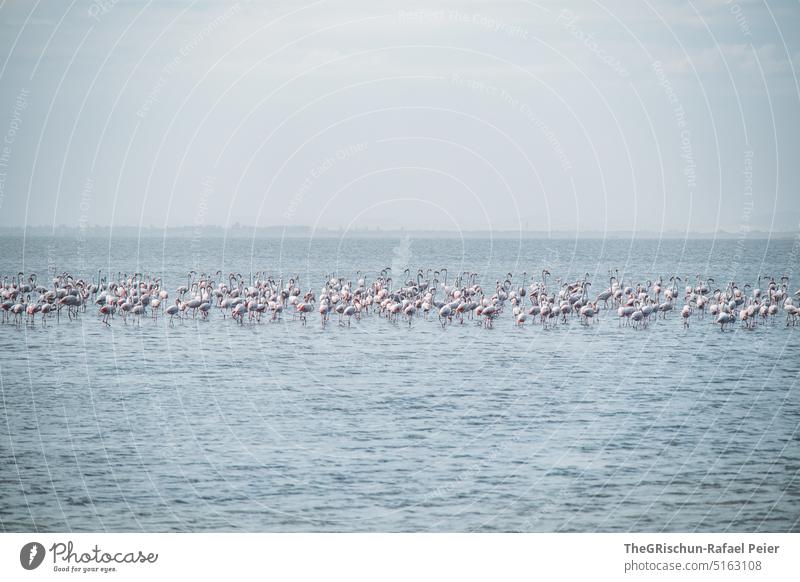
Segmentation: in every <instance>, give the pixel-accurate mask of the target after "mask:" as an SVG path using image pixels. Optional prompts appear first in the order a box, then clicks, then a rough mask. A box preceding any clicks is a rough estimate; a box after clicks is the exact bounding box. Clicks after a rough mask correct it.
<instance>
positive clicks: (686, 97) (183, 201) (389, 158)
mask: <svg viewBox="0 0 800 582" xmlns="http://www.w3.org/2000/svg"><path fill="white" fill-rule="evenodd" d="M397 5H398V3H394V2H368V1H366V0H359V1H344V2H341V1H340V2H313V3H303V2H288V1H280V2H269V3H267V2H259V3H256V2H239V3H223V2H208V1H204V2H203V1H198V2H189V1H186V2H179V1H174V2H164V1H161V2H139V1H136V2H134V1H126V0H120V1H118V2H116V3H115V2H113V0H103V1H98V2H83V1H75V2H67V1H55V0H42V1H40V2H32V1H27V0H26V1H16V0H6V1H4V2H3V1H0V57H2V62H0V67H1V68H0V140H2V142H3V143H2V144H0V188H2V189H0V226H21V225H23V224H29V225H43V224H44V225H50V224H54V223H55V224H59V225H60V224H65V225H71V226H79V225H86V224H90V225H91V224H100V225H108V224H114V225H138V224H140V223H141V224H144V225H154V226H165V225H169V226H172V225H190V226H191V225H195V224H196V225H203V224H221V225H225V224H233V223H235V222H240V223H242V224H258V225H262V226H266V225H277V224H304V225H317V226H326V227H332V228H337V227H351V228H352V227H364V226H372V227H375V226H380V227H382V228H386V229H388V228H397V227H401V226H402V227H405V228H426V229H434V228H443V229H470V230H471V229H481V230H489V229H516V228H519V227H522V228H526V227H527V228H530V229H537V230H547V229H556V230H604V229H607V230H650V231H661V230H677V231H686V230H691V231H713V230H716V229H722V230H727V231H738V230H739V229H740V228H752V229H769V228H770V227H772V228H773V229H775V230H784V231H785V230H789V231H797V230H798V221H799V220H800V195H799V193H798V189H799V188H800V169H798V160H800V88H799V86H798V80H797V77H796V74H797V72H798V71H797V69H798V67H800V58H799V56H800V38H798V34H799V31H800V3H798V2H797V1H788V0H787V1H783V2H766V3H765V2H759V1H750V0H738V1H727V0H698V1H694V2H681V1H670V2H663V1H662V2H650V1H644V2H635V3H633V2H623V1H620V0H615V1H611V2H588V1H587V2H551V1H549V0H548V1H542V2H526V1H502V0H501V1H491V2H490V1H478V2H456V1H455V0H434V1H428V2H420V3H418V6H417V7H415V6H414V5H413V4H412V5H408V6H407V7H406V8H404V9H399V8H397ZM2 148H5V149H2Z"/></svg>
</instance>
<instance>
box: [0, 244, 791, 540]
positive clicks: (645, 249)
mask: <svg viewBox="0 0 800 582" xmlns="http://www.w3.org/2000/svg"><path fill="white" fill-rule="evenodd" d="M23 244H24V250H23ZM0 251H2V252H0V273H3V274H11V273H14V274H15V273H16V272H17V271H19V270H20V268H21V267H22V268H23V269H24V271H25V272H26V273H29V272H37V273H39V274H40V278H46V277H44V274H45V273H47V272H48V270H50V271H51V272H52V270H53V269H55V270H56V271H58V272H62V271H70V272H73V273H78V272H82V273H84V274H86V275H87V276H88V277H91V276H92V272H93V269H96V268H102V269H104V270H106V272H107V271H109V270H113V272H117V271H122V272H133V271H142V272H153V273H158V274H160V275H161V276H163V278H164V280H165V281H166V283H167V288H168V289H169V290H170V291H174V289H175V287H177V286H178V285H180V284H183V283H184V282H185V280H186V271H187V270H188V269H189V268H195V269H197V270H198V271H200V270H206V271H208V272H211V271H216V270H217V269H220V270H221V271H223V272H224V273H228V272H230V271H233V272H239V273H243V274H245V275H247V274H249V273H250V272H251V271H257V270H265V271H268V272H270V273H283V274H284V276H286V277H288V276H290V275H291V274H292V273H298V272H299V273H300V276H301V285H302V286H304V287H306V286H308V285H313V288H314V289H317V290H318V288H319V287H320V286H321V282H322V278H323V274H326V273H331V272H333V271H336V272H338V273H342V274H347V275H348V276H353V275H352V273H354V271H356V270H357V269H360V270H362V271H366V272H367V274H368V275H373V276H374V275H375V274H376V272H377V271H378V270H379V269H381V268H383V267H385V266H387V265H394V266H395V270H394V272H395V273H396V275H397V274H398V273H397V271H398V268H397V267H400V268H402V267H404V266H406V265H407V264H408V265H410V266H412V268H413V269H416V268H417V267H423V268H427V267H432V268H440V267H443V266H448V267H450V271H451V274H452V273H455V272H457V271H462V270H465V269H468V270H474V271H477V272H478V273H479V274H480V276H481V279H482V280H483V281H484V282H485V283H487V284H489V285H491V286H493V284H494V281H495V280H496V279H498V278H501V277H503V278H504V277H505V274H506V273H507V272H509V271H512V272H514V273H521V272H522V271H523V270H525V269H527V271H528V272H530V273H533V272H540V271H541V269H542V268H544V267H549V269H550V271H551V272H552V273H553V280H555V277H556V276H558V275H561V276H564V277H577V276H582V275H583V274H585V273H587V272H588V273H589V276H590V279H591V280H593V281H595V287H594V288H593V291H595V292H597V291H600V290H602V288H604V287H605V286H606V282H607V277H608V270H609V269H610V268H618V269H619V271H620V274H624V277H625V281H626V282H630V281H644V280H646V279H655V278H656V277H657V276H658V275H662V276H664V277H665V279H666V278H669V276H672V275H674V274H679V275H680V276H681V277H684V278H686V275H691V276H692V277H693V276H694V274H695V273H703V274H704V275H708V276H714V277H715V278H716V281H717V283H718V284H719V285H720V286H724V284H725V283H726V282H727V281H729V280H732V279H733V280H736V281H737V282H740V284H743V283H744V282H755V279H756V277H757V276H758V275H759V274H768V275H773V276H776V277H778V276H780V275H782V274H784V273H787V274H789V275H790V276H791V277H792V281H791V285H792V286H791V291H792V292H794V290H795V289H796V288H797V287H798V286H800V275H798V273H799V272H800V263H798V253H797V252H796V249H795V250H793V247H792V241H773V242H772V243H769V244H768V243H767V242H766V241H745V242H737V241H717V242H713V241H686V242H684V241H661V242H659V241H636V242H631V241H578V242H576V241H552V240H551V241H538V240H524V241H510V240H500V241H498V240H495V241H489V240H478V239H473V240H460V239H453V240H411V239H408V240H405V241H398V240H369V239H355V238H345V239H343V240H339V239H315V240H313V241H311V242H309V241H308V240H304V239H287V240H284V241H282V242H281V241H280V240H276V239H264V240H255V241H253V240H247V239H228V240H223V239H209V238H200V239H194V240H187V239H166V240H165V239H162V238H158V239H156V238H152V239H142V240H140V241H139V240H136V239H133V238H119V237H114V238H112V239H111V241H110V243H109V239H107V238H106V239H100V238H98V239H88V240H78V239H76V238H74V237H73V238H67V237H64V238H60V239H46V238H28V239H27V240H24V241H23V239H22V238H10V237H5V238H0ZM315 317H316V314H314V317H312V318H311V319H310V321H309V325H308V326H306V327H303V326H302V325H300V323H299V322H297V321H292V319H291V317H287V318H285V319H284V321H282V322H280V323H274V324H272V323H262V324H259V325H253V326H250V325H244V326H239V325H236V324H234V323H233V322H231V321H230V320H226V321H223V320H222V319H221V317H220V316H219V314H218V313H216V312H214V313H212V320H211V321H205V322H201V321H190V322H187V323H185V324H183V325H181V324H177V325H175V326H174V327H170V326H169V325H167V324H166V322H165V321H163V320H159V321H158V323H155V324H154V323H153V322H152V321H150V320H146V321H143V322H142V325H141V327H137V326H133V325H123V324H122V322H121V321H119V320H115V321H114V322H113V325H112V327H110V328H106V327H105V326H104V325H102V324H100V322H99V321H98V319H97V318H96V316H95V315H94V310H93V308H90V310H89V311H88V312H87V313H86V314H84V315H82V316H81V318H80V319H79V320H78V321H76V322H66V321H63V320H62V321H61V323H60V324H56V323H55V322H54V321H53V322H51V325H50V326H49V327H47V328H42V327H41V326H40V325H38V324H37V325H36V326H35V327H28V326H20V327H15V326H13V325H8V324H6V325H2V326H0V354H2V355H0V388H2V404H0V407H1V408H0V410H1V411H2V420H1V421H0V525H1V526H2V528H3V530H6V531H32V530H38V531H61V530H72V531H93V530H109V531H139V530H144V531H206V530H222V531H294V530H303V531H351V530H355V531H432V530H433V531H475V530H481V531H595V530H600V531H694V530H698V531H798V530H800V434H798V428H799V427H800V393H798V377H799V375H800V361H799V360H798V356H799V355H800V348H798V339H799V337H800V336H798V335H797V334H798V331H797V329H796V328H791V327H788V328H787V327H786V326H785V321H784V320H783V319H779V320H777V321H776V323H775V324H774V325H766V326H759V327H758V328H756V329H755V330H752V331H747V330H744V329H741V328H739V327H737V328H736V331H735V332H734V333H720V332H719V330H718V329H717V328H716V327H715V326H712V325H710V323H709V322H710V319H708V318H707V319H706V320H705V321H701V320H693V321H692V324H691V326H690V327H689V329H684V328H683V326H682V324H681V322H680V321H679V318H678V317H677V313H675V314H672V316H670V317H668V318H667V320H666V321H660V320H659V321H658V322H656V323H655V324H653V325H651V326H650V327H649V328H648V329H646V330H641V331H636V330H633V329H629V328H619V327H618V325H617V322H616V318H615V317H612V316H611V315H610V314H606V313H603V315H602V316H601V320H600V322H599V323H598V324H596V325H592V326H590V327H588V328H587V327H583V326H580V325H578V324H577V322H576V321H571V322H570V323H569V324H568V325H566V326H559V327H558V328H556V329H553V330H547V331H545V330H542V329H541V327H540V326H527V327H525V328H523V329H518V328H514V326H513V324H512V320H511V319H510V316H509V315H508V314H506V315H505V316H504V318H502V319H500V320H499V321H497V322H496V324H495V329H483V328H481V327H478V326H476V325H474V324H468V325H463V326H459V325H454V326H452V327H449V328H447V329H446V330H442V329H441V327H439V326H438V325H437V323H436V322H435V321H428V322H426V321H422V320H417V321H415V322H414V325H413V326H412V327H411V328H410V329H409V328H408V326H405V325H393V324H391V323H389V322H388V321H386V320H385V319H381V318H378V317H375V316H371V317H367V318H364V319H362V320H361V321H359V322H354V323H353V326H352V327H351V328H341V327H337V326H335V325H332V326H329V327H327V328H326V329H320V326H319V325H318V321H317V320H316V319H315Z"/></svg>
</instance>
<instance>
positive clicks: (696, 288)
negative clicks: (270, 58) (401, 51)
mask: <svg viewBox="0 0 800 582" xmlns="http://www.w3.org/2000/svg"><path fill="white" fill-rule="evenodd" d="M549 277H550V272H549V271H548V270H546V269H545V270H543V271H542V272H541V277H539V278H538V279H537V278H536V277H530V276H529V275H528V273H523V274H522V275H521V276H520V277H517V278H516V279H515V277H514V275H513V274H512V273H508V274H507V276H506V277H505V279H503V280H497V281H496V282H495V283H494V285H491V286H484V285H482V284H481V283H480V282H479V280H478V274H477V273H472V272H463V273H461V274H459V275H458V276H456V277H454V278H453V280H452V281H451V282H448V272H447V269H446V268H443V269H440V270H432V269H428V270H422V269H420V270H419V271H417V273H416V274H413V273H412V272H411V271H410V270H409V269H406V270H405V271H404V272H403V276H402V278H400V280H399V281H395V280H394V279H393V277H392V274H391V269H389V268H386V269H384V270H383V271H381V272H380V274H379V275H378V276H377V277H375V278H374V279H372V280H368V278H367V277H366V275H365V274H363V273H361V272H360V271H359V272H356V274H355V278H354V279H352V280H351V279H349V278H343V277H337V276H335V275H326V276H325V277H324V282H323V284H322V286H321V288H320V289H319V291H318V292H315V291H314V290H313V289H311V288H308V287H306V289H305V290H304V289H303V287H302V286H301V284H300V276H299V275H295V276H293V277H290V278H288V279H287V280H286V281H284V280H283V279H282V278H279V279H278V280H276V279H275V278H273V277H272V276H270V275H268V274H266V273H262V272H258V273H255V274H253V275H251V276H250V277H249V278H247V279H246V278H245V277H243V276H242V275H241V274H238V273H230V274H229V275H228V276H227V277H225V276H223V273H222V272H221V271H217V272H216V273H214V274H206V273H202V274H199V275H198V273H196V272H195V271H190V272H189V273H188V274H187V281H186V285H181V286H180V287H178V288H177V289H175V290H174V291H173V292H172V295H171V293H170V291H168V290H167V289H166V288H165V286H164V285H163V283H162V280H161V278H159V277H155V276H153V275H146V274H142V273H133V274H123V273H117V275H116V277H113V276H109V277H103V276H102V271H98V273H97V277H92V279H91V281H87V280H85V279H81V278H75V277H73V276H72V275H70V274H69V273H63V274H61V275H58V276H55V277H54V278H52V280H51V281H50V284H49V285H43V284H41V282H40V281H39V278H38V277H37V276H36V275H35V274H28V275H26V274H25V273H17V274H16V275H13V276H4V277H3V278H2V281H3V283H2V287H0V300H2V304H0V308H1V310H2V321H3V323H13V324H14V325H17V326H19V325H22V324H23V323H24V324H26V325H31V326H32V325H35V324H36V321H37V318H38V321H39V323H40V324H41V325H43V326H46V325H47V324H48V321H49V320H52V319H54V318H55V320H56V321H61V320H62V319H63V318H64V315H66V317H67V319H68V320H69V321H72V320H75V319H77V318H78V317H79V316H80V315H81V314H82V313H85V312H86V311H87V308H88V306H90V305H94V306H95V308H96V310H97V317H98V319H99V320H100V321H101V322H102V323H103V324H105V325H111V320H112V319H116V320H119V321H121V322H122V323H125V324H127V323H128V322H129V320H130V321H131V322H132V323H134V324H136V325H141V321H142V319H143V318H150V319H152V320H153V321H157V320H158V318H159V317H162V318H164V319H167V318H168V322H169V324H170V325H174V323H175V320H176V319H177V320H179V321H180V322H183V321H184V320H187V319H200V320H207V319H209V317H210V314H211V313H212V310H216V311H217V312H218V313H219V314H220V315H221V319H223V320H227V319H231V320H232V321H234V322H236V323H238V324H240V325H245V324H258V323H262V322H264V321H269V322H275V321H279V320H281V319H283V318H287V317H289V316H290V315H291V318H292V319H295V320H299V321H300V322H301V323H302V325H306V323H307V321H308V318H309V315H311V314H312V313H313V312H315V311H316V312H317V313H318V319H319V322H320V324H321V325H322V326H325V325H328V324H329V323H330V322H331V320H332V318H335V319H336V320H337V323H338V325H340V326H347V327H349V326H350V325H351V323H352V320H353V319H354V318H355V319H356V320H360V319H361V318H363V317H367V316H371V315H374V316H378V317H383V318H385V319H386V320H388V321H390V322H392V323H395V324H407V325H408V326H411V325H412V324H413V323H414V322H415V321H419V320H423V321H427V320H435V321H437V322H438V324H439V325H441V326H442V328H446V327H447V326H449V325H453V324H465V323H467V322H474V323H475V324H478V325H482V326H484V327H487V328H491V327H493V326H494V325H495V321H497V320H499V319H501V318H502V317H503V316H504V314H506V313H509V314H510V315H511V317H510V318H507V319H508V320H509V321H511V322H513V324H514V325H517V326H525V325H529V324H530V325H536V324H538V325H540V326H542V327H544V328H548V327H553V326H557V325H565V324H567V323H569V321H570V320H573V321H574V320H577V321H578V322H579V323H580V324H582V325H587V326H588V325H590V324H591V323H592V322H596V321H597V320H598V318H599V317H600V316H601V314H602V313H603V312H605V313H606V314H607V315H606V317H616V318H617V319H618V322H619V325H620V326H630V327H633V328H636V329H641V328H645V327H647V326H648V324H649V323H650V322H652V321H653V320H654V319H659V318H660V319H667V318H668V315H669V314H670V313H672V312H673V311H675V312H676V313H677V314H678V316H677V317H679V318H680V321H682V322H683V325H684V326H685V327H688V326H689V324H690V321H691V320H692V318H695V319H696V320H702V319H704V318H705V317H706V315H708V316H709V318H710V321H711V322H713V323H715V324H717V325H719V327H720V330H721V331H725V330H726V329H733V328H734V326H735V325H736V323H737V322H740V326H741V327H744V328H746V329H753V328H755V327H756V326H758V325H763V324H773V325H774V324H775V323H776V322H777V321H778V318H779V316H780V317H783V316H785V322H786V325H787V326H790V325H791V326H794V325H795V324H796V322H797V316H798V312H799V311H800V310H798V307H796V306H795V304H794V301H795V299H794V297H798V298H800V290H797V291H795V292H794V294H793V295H794V297H793V296H792V294H791V293H790V291H789V278H788V277H787V276H783V277H780V278H779V279H777V280H776V279H775V278H774V277H769V276H767V277H765V276H760V277H758V281H757V283H756V285H755V287H753V286H751V285H750V284H744V285H739V284H737V283H736V282H735V281H730V282H728V283H726V284H724V285H719V286H718V285H716V284H715V281H714V279H712V278H710V277H708V278H703V277H701V276H700V275H697V276H696V277H694V278H692V280H689V279H690V278H689V277H685V278H681V277H678V276H672V277H669V279H668V280H667V281H664V279H663V278H662V277H659V278H658V279H657V280H655V281H650V280H648V281H646V282H644V283H636V282H633V281H630V282H624V281H623V279H622V278H620V276H619V273H618V272H617V271H613V272H609V279H608V286H607V287H606V288H605V289H603V290H602V291H601V292H600V293H596V294H594V293H591V292H590V289H591V287H592V283H591V282H590V281H589V274H588V273H587V274H586V276H585V277H583V278H578V279H575V280H568V281H567V280H562V279H555V281H554V282H553V281H548V279H549ZM673 318H676V316H673Z"/></svg>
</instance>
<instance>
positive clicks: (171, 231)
mask: <svg viewBox="0 0 800 582" xmlns="http://www.w3.org/2000/svg"><path fill="white" fill-rule="evenodd" d="M23 235H25V236H27V237H32V238H47V237H52V236H56V237H69V236H74V237H81V238H108V237H109V236H112V237H120V238H131V237H133V238H139V237H141V238H163V237H164V236H169V237H171V238H187V239H189V238H198V237H199V238H236V239H251V238H253V237H255V238H300V239H308V238H312V237H313V238H330V239H339V238H342V237H346V238H351V239H394V240H397V239H399V238H405V237H410V238H419V239H437V238H440V239H461V238H463V239H487V238H492V239H498V240H519V239H522V240H531V239H536V240H541V239H548V240H575V239H578V240H598V239H601V240H602V239H610V240H627V239H638V240H709V239H723V240H737V239H744V240H763V239H773V240H774V239H794V238H798V237H800V229H798V230H797V231H773V232H769V231H764V230H750V231H746V232H728V231H724V230H721V231H717V232H703V231H695V232H688V233H687V232H677V231H674V230H670V231H665V232H662V233H659V232H656V231H646V230H643V231H619V230H614V231H607V232H602V231H597V230H589V231H585V232H580V233H576V232H570V231H560V230H553V231H549V232H548V231H534V230H527V231H525V230H523V231H519V230H495V231H488V230H464V231H455V230H381V229H369V230H367V229H352V230H344V229H331V228H318V229H314V230H312V229H311V228H310V227H303V226H287V227H282V226H268V227H256V228H254V227H252V226H250V227H248V226H239V227H230V228H223V227H221V226H205V227H202V228H198V227H193V226H179V227H169V228H166V229H165V228H157V227H142V228H139V227H136V226H118V227H114V228H113V229H112V228H110V227H100V226H92V227H89V228H86V229H81V228H79V227H73V226H63V225H62V226H56V227H55V228H53V227H52V226H31V227H28V228H27V229H25V228H23V227H0V236H3V237H12V236H13V237H19V236H23Z"/></svg>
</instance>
